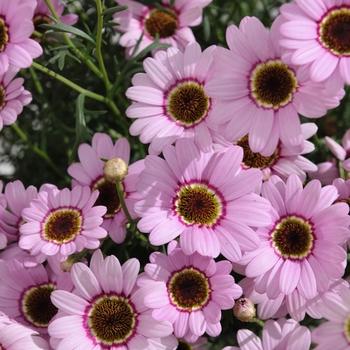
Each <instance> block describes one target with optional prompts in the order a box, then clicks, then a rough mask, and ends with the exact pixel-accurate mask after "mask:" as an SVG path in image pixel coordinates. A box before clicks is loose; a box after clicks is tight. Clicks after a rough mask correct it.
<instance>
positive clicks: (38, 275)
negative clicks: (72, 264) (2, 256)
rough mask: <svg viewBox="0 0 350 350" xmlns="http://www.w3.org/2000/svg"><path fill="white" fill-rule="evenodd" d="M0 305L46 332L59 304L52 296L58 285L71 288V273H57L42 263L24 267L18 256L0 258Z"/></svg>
mask: <svg viewBox="0 0 350 350" xmlns="http://www.w3.org/2000/svg"><path fill="white" fill-rule="evenodd" d="M0 272H1V273H0V280H1V291H0V296H1V297H0V309H1V310H3V311H4V312H5V313H6V314H7V315H9V316H10V317H12V318H14V319H15V320H16V321H17V322H20V323H22V324H24V325H27V326H28V327H30V328H32V329H34V330H36V331H38V332H40V333H44V334H45V333H47V326H48V325H49V322H50V321H51V319H52V318H53V317H54V316H55V315H56V313H57V308H56V307H55V306H54V305H53V304H52V302H51V300H50V296H51V293H52V292H53V291H54V290H56V289H65V290H72V289H73V284H72V281H71V278H70V274H69V273H68V272H67V273H63V272H62V273H61V275H60V276H57V275H55V274H54V273H52V271H51V270H50V269H49V268H46V269H45V268H44V266H43V265H41V264H39V265H37V266H35V267H32V268H25V267H24V266H23V264H21V263H20V262H19V261H17V260H10V261H4V260H0Z"/></svg>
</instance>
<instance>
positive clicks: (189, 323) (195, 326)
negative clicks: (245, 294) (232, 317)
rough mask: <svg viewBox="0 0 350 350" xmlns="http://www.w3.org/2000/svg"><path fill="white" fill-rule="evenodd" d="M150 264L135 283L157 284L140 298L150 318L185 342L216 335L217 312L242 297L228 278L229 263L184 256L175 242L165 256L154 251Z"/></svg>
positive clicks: (198, 256) (197, 256)
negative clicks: (163, 323)
mask: <svg viewBox="0 0 350 350" xmlns="http://www.w3.org/2000/svg"><path fill="white" fill-rule="evenodd" d="M150 261H151V263H149V264H147V265H146V266H145V273H144V274H143V275H141V277H140V279H139V281H138V283H139V285H152V284H154V283H155V281H156V282H161V283H157V284H156V285H155V286H157V287H155V288H154V290H153V291H151V292H150V293H149V294H148V295H147V296H146V297H145V299H144V303H145V305H146V306H148V307H149V308H151V309H153V312H152V316H153V317H154V319H156V320H159V321H169V322H170V323H172V324H173V326H174V334H175V336H176V337H177V338H185V340H186V341H191V338H192V341H194V340H197V338H198V337H200V336H201V335H203V334H204V332H206V333H207V334H209V335H210V336H212V337H216V336H218V335H219V334H220V333H221V324H220V319H221V310H227V309H231V308H232V307H233V306H234V304H235V301H234V299H237V298H239V297H240V296H241V295H242V288H241V287H239V286H238V285H237V284H235V280H234V278H233V277H232V276H231V275H230V272H231V270H232V265H231V263H230V262H229V261H227V260H226V261H220V262H218V263H216V262H215V260H214V259H213V258H211V257H205V256H202V255H200V254H199V253H197V252H196V253H194V254H191V255H186V254H185V253H184V252H183V251H182V249H181V247H180V245H179V244H178V243H177V242H176V241H172V242H170V243H169V244H168V256H166V255H165V254H162V253H159V252H155V253H152V254H151V256H150ZM193 337H195V338H194V339H193Z"/></svg>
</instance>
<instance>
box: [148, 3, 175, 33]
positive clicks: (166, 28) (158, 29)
mask: <svg viewBox="0 0 350 350" xmlns="http://www.w3.org/2000/svg"><path fill="white" fill-rule="evenodd" d="M177 28H178V21H177V15H176V13H175V12H174V11H172V10H158V9H155V10H152V11H151V12H150V13H149V15H148V17H147V18H146V21H145V29H146V31H147V33H148V34H149V35H150V36H151V37H152V38H154V37H155V36H156V35H157V34H159V38H162V39H164V38H169V37H171V36H173V35H174V34H175V32H176V30H177Z"/></svg>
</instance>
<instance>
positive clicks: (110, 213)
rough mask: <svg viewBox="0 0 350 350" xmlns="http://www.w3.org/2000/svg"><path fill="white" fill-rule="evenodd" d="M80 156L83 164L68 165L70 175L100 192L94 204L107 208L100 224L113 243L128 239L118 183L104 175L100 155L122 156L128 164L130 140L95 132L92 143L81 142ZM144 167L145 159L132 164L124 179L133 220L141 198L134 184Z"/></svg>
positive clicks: (127, 201)
mask: <svg viewBox="0 0 350 350" xmlns="http://www.w3.org/2000/svg"><path fill="white" fill-rule="evenodd" d="M78 155H79V160H80V163H74V164H72V165H71V166H70V167H69V168H68V173H69V175H70V176H72V177H73V181H72V186H73V187H75V186H77V185H81V186H89V187H90V188H91V189H92V190H98V191H99V196H98V198H97V200H96V203H95V205H104V206H106V207H107V212H106V214H105V215H104V216H103V223H102V225H101V227H103V228H104V229H105V230H106V231H107V232H108V234H109V235H110V237H111V238H112V240H113V241H114V242H116V243H122V242H123V241H124V240H125V235H126V227H125V224H126V222H127V219H126V216H125V214H124V211H123V209H122V207H121V205H120V201H119V197H118V192H117V188H116V184H115V183H114V182H110V181H106V180H105V178H104V173H103V166H104V164H105V163H104V162H103V161H102V160H101V159H100V158H105V159H112V158H121V159H123V160H124V161H125V163H129V158H130V145H129V142H128V140H127V139H126V138H120V139H118V140H117V142H116V143H115V144H114V145H113V142H112V139H111V137H110V136H108V135H107V134H102V133H95V135H94V136H93V138H92V145H91V146H90V145H88V144H86V143H84V144H82V145H80V146H79V149H78ZM143 168H144V165H143V161H138V162H135V163H134V164H131V165H130V166H129V170H128V175H127V176H126V178H125V179H124V180H123V181H122V185H123V189H124V199H125V203H126V206H127V207H128V211H129V213H130V215H131V217H132V218H133V219H135V218H137V217H138V216H137V214H136V213H135V212H134V210H133V207H134V204H135V203H136V202H137V201H138V200H140V199H141V197H140V195H139V194H138V193H137V191H136V188H135V184H136V182H137V181H138V175H139V173H140V172H141V171H142V170H143Z"/></svg>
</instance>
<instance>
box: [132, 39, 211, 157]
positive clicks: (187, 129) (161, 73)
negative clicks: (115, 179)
mask: <svg viewBox="0 0 350 350" xmlns="http://www.w3.org/2000/svg"><path fill="white" fill-rule="evenodd" d="M214 50H215V47H214V46H211V47H209V48H207V49H206V50H205V51H203V52H202V51H201V48H200V46H199V44H198V43H190V44H188V45H187V46H186V49H185V51H184V53H182V52H181V51H179V50H178V49H176V48H169V49H168V50H167V51H166V52H163V51H162V52H158V53H157V54H156V55H155V57H154V58H146V59H145V61H144V63H143V65H144V68H145V71H146V73H139V74H136V75H135V76H134V77H133V80H132V83H133V85H134V86H132V87H130V88H129V89H128V90H127V91H126V96H127V97H128V98H130V99H131V100H133V101H134V102H133V103H132V105H131V106H130V107H129V108H128V109H127V111H126V115H127V116H128V117H129V118H134V119H136V121H134V123H133V124H132V125H131V127H130V133H131V135H140V141H141V142H143V143H150V147H149V154H159V153H160V152H161V151H162V149H163V147H164V146H165V145H167V144H169V145H170V144H172V143H173V142H175V141H176V140H177V139H179V138H193V139H194V141H195V143H196V145H197V146H198V147H199V148H200V149H201V150H202V151H203V152H209V151H210V150H211V148H212V137H211V133H210V126H209V124H208V117H209V115H210V113H211V109H212V105H213V101H212V99H211V98H209V97H208V96H207V95H206V94H205V92H204V87H205V84H206V82H207V80H208V78H209V77H210V74H211V71H212V61H213V56H212V54H213V51H214Z"/></svg>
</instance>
